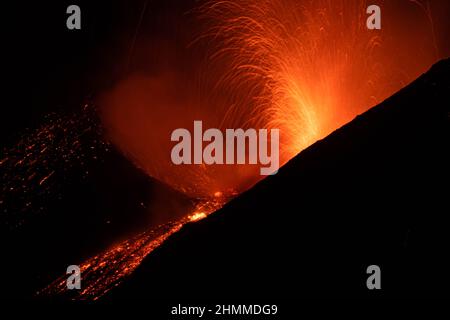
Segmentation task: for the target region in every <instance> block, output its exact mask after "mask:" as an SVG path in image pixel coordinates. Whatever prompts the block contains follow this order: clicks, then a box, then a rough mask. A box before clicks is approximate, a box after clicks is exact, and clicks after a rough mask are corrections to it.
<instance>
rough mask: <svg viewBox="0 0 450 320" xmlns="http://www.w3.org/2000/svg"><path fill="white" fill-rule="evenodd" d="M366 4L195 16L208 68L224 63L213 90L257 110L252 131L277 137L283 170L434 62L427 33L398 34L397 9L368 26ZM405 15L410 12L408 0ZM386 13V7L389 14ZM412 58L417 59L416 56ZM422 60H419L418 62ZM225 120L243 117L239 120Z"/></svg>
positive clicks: (235, 8)
mask: <svg viewBox="0 0 450 320" xmlns="http://www.w3.org/2000/svg"><path fill="white" fill-rule="evenodd" d="M369 4H371V3H368V2H366V1H346V0H332V1H331V0H303V1H299V0H250V1H249V0H228V1H208V2H207V3H206V4H205V5H203V6H202V7H201V9H200V15H201V16H202V17H203V18H204V19H205V21H206V22H207V23H208V25H209V32H208V33H207V34H206V35H202V36H201V37H200V39H199V40H198V41H202V40H203V39H205V38H206V39H209V40H210V44H211V47H213V48H215V49H213V50H212V54H211V56H210V58H211V61H212V63H214V62H215V61H219V62H221V63H223V62H224V61H225V63H226V65H227V66H228V68H226V69H225V70H226V71H225V72H224V73H223V75H222V77H221V78H220V79H219V81H218V82H219V83H218V85H217V87H218V88H219V89H222V90H225V88H227V87H231V88H233V90H234V91H235V92H236V97H238V99H239V100H240V101H235V103H234V104H233V106H234V107H235V108H236V109H243V108H253V112H252V114H253V116H254V117H253V118H251V119H249V121H251V122H253V123H257V124H259V126H258V125H257V126H256V127H265V128H266V127H268V128H279V129H280V134H281V141H280V163H285V162H286V161H287V160H289V159H290V158H292V157H293V156H295V155H296V154H297V153H298V152H300V151H301V150H303V149H304V148H306V147H308V146H309V145H311V144H312V143H314V142H315V141H317V140H318V139H321V138H323V137H325V136H326V135H328V134H329V133H331V132H332V131H334V130H336V129H337V128H339V127H340V126H342V125H344V124H345V123H347V122H348V121H350V120H351V119H352V118H353V117H355V116H356V115H358V114H359V113H362V112H364V111H366V110H367V109H368V108H370V107H372V106H374V105H376V104H378V103H380V102H381V101H383V100H384V99H386V98H387V97H389V96H390V95H392V94H393V93H395V92H396V91H398V90H399V89H401V88H402V87H403V86H405V85H406V84H408V83H409V82H411V81H412V80H414V79H415V78H416V77H417V76H418V75H420V74H421V73H422V72H425V71H426V70H427V69H428V68H429V66H430V65H431V64H432V63H434V62H435V61H436V56H435V50H434V43H433V41H432V39H433V37H432V34H433V30H432V28H430V27H429V22H428V21H427V19H422V20H421V21H416V24H417V25H420V26H421V29H423V30H425V32H423V33H420V34H418V33H415V32H412V31H411V30H407V31H406V32H405V30H403V29H402V26H401V25H397V24H396V23H397V21H404V20H405V19H404V18H405V17H404V16H403V12H402V10H399V9H398V8H395V7H394V5H393V4H392V2H389V1H378V2H377V4H378V5H380V6H381V8H382V12H383V13H386V12H389V14H392V15H393V16H390V17H389V19H384V20H383V27H382V29H381V30H379V31H371V30H368V29H367V27H366V19H367V17H368V15H367V14H366V8H367V6H368V5H369ZM397 5H398V4H397ZM402 5H404V6H409V8H411V3H410V2H408V1H404V2H403V3H402ZM390 6H391V7H390ZM411 52H415V54H417V55H412V56H413V57H412V58H409V57H411V54H410V53H411ZM419 52H420V53H419ZM230 114H232V115H233V114H240V112H239V110H238V111H233V112H230Z"/></svg>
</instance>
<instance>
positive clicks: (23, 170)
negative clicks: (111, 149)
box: [0, 103, 108, 228]
mask: <svg viewBox="0 0 450 320" xmlns="http://www.w3.org/2000/svg"><path fill="white" fill-rule="evenodd" d="M106 151H108V144H107V143H106V142H104V140H103V139H102V137H101V128H100V126H99V121H98V117H97V115H96V111H95V107H94V106H93V105H92V104H89V103H88V104H86V105H84V106H83V107H82V108H81V110H80V111H78V112H76V113H74V114H71V115H60V114H49V115H47V116H46V118H45V121H44V124H42V125H41V126H40V127H39V128H38V129H36V130H33V131H30V132H28V133H26V134H24V135H23V136H22V137H21V138H20V139H19V141H18V142H17V143H16V144H15V145H14V146H13V147H10V148H4V149H3V150H2V160H0V176H1V177H2V187H1V188H2V189H1V193H0V212H1V220H0V224H1V225H7V226H8V227H10V228H14V227H16V226H19V225H21V224H23V223H24V222H25V221H26V220H27V218H28V217H30V216H32V215H34V214H36V213H40V212H42V211H44V210H45V208H46V205H47V204H48V203H49V202H50V200H49V199H53V198H58V197H60V196H61V195H62V190H61V188H60V186H61V185H62V184H63V181H64V179H65V177H66V176H67V175H69V174H70V172H72V171H73V172H75V174H76V175H79V176H81V177H85V176H86V175H87V169H86V168H87V164H88V163H89V162H90V161H95V160H97V159H98V158H100V157H101V155H102V154H103V153H104V152H106ZM73 172H72V173H73Z"/></svg>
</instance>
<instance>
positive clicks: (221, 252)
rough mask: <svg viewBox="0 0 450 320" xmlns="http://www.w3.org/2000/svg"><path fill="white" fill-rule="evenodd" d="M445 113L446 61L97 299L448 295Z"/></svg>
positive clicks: (448, 117) (449, 69)
mask: <svg viewBox="0 0 450 320" xmlns="http://www.w3.org/2000/svg"><path fill="white" fill-rule="evenodd" d="M449 112H450V60H449V59H447V60H444V61H441V62H439V63H437V64H436V65H434V66H433V67H432V68H431V70H430V71H429V72H427V73H426V74H424V75H422V76H421V77H420V78H418V79H417V80H416V81H414V82H413V83H412V84H410V85H409V86H407V87H406V88H404V89H403V90H401V91H400V92H398V93H396V94H395V95H393V96H392V97H391V98H389V99H387V100H386V101H384V102H383V103H381V104H380V105H378V106H376V107H374V108H372V109H370V110H369V111H367V112H366V113H364V114H363V115H361V116H358V117H357V118H356V119H354V120H353V121H352V122H350V123H349V124H347V125H345V126H344V127H342V128H340V129H339V130H337V131H335V132H334V133H333V134H331V135H330V136H328V137H327V138H325V139H323V140H321V141H318V142H317V143H315V144H314V145H312V146H311V147H310V148H308V149H306V150H305V151H303V152H301V153H300V154H299V155H297V156H296V157H295V158H294V159H292V160H291V161H290V162H289V163H287V164H286V165H285V166H284V167H283V168H281V169H280V170H279V173H278V174H277V175H275V176H270V177H268V178H267V179H265V180H263V181H261V182H260V183H259V184H257V185H256V186H255V187H254V188H252V189H251V190H249V191H247V192H245V193H244V194H242V195H240V196H239V197H238V198H236V199H234V200H233V201H231V202H230V203H229V204H228V205H226V206H225V207H224V208H223V209H222V210H219V211H218V212H216V213H215V214H213V215H212V216H210V217H208V218H207V219H205V220H203V221H200V222H197V223H193V224H190V225H187V226H185V227H184V228H183V229H182V230H181V231H180V232H179V233H177V234H175V235H174V236H173V237H172V238H170V239H169V240H168V241H167V242H166V243H165V244H163V245H162V246H161V247H160V248H159V249H157V250H156V251H155V252H154V253H153V254H152V255H150V256H149V257H148V258H147V259H146V260H145V261H144V263H143V264H142V265H141V266H140V267H139V268H138V269H137V271H136V272H135V273H134V274H133V275H132V276H131V277H130V278H129V279H128V280H127V281H125V283H124V284H123V285H121V286H120V287H118V288H117V289H115V290H113V291H111V293H110V294H109V295H108V296H107V298H106V299H115V298H157V299H158V298H159V299H161V298H165V299H171V300H173V299H181V298H186V299H211V300H214V301H217V300H216V299H221V298H222V299H223V298H273V299H277V298H298V297H336V298H341V297H417V296H419V297H420V296H422V297H423V296H437V297H441V296H449V295H450V289H449V288H450V286H449V284H450V281H449V276H448V271H449V270H450V268H449V267H450V264H449V262H448V259H447V258H448V252H449V244H450V241H449V240H450V232H449V231H448V229H449V226H448V224H447V223H445V221H446V216H447V215H448V214H449V212H450V208H449V204H450V202H449V188H448V181H449V163H450V159H449V158H450V157H449V153H450V143H449V142H450V140H449V137H450V135H449V133H450V130H449V129H450V113H449ZM372 264H375V265H378V266H380V268H381V286H382V289H381V290H378V291H377V290H374V291H370V290H368V289H367V287H366V279H367V277H368V275H367V274H366V269H367V267H368V266H369V265H372Z"/></svg>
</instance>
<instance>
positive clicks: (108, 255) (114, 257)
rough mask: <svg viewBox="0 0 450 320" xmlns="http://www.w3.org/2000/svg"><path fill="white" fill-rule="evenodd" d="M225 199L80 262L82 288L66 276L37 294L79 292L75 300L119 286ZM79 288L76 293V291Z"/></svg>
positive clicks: (203, 204)
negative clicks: (73, 285) (72, 287)
mask: <svg viewBox="0 0 450 320" xmlns="http://www.w3.org/2000/svg"><path fill="white" fill-rule="evenodd" d="M224 201H225V199H224V198H220V199H217V198H214V199H211V200H204V201H201V202H200V203H199V204H198V205H197V206H196V208H195V210H194V212H193V213H192V214H190V215H187V216H186V217H185V218H183V219H181V220H178V221H172V222H169V223H166V224H162V225H159V226H157V227H155V228H153V229H151V230H149V231H146V232H143V233H140V234H138V235H136V236H135V237H133V238H132V239H129V240H126V241H123V242H122V243H120V244H118V245H116V246H114V247H112V248H111V249H109V250H107V251H106V252H103V253H101V254H98V255H96V256H94V257H92V258H90V259H88V260H87V261H85V262H84V263H82V264H81V265H80V270H81V276H82V279H83V289H82V290H80V291H78V290H67V285H66V281H67V276H61V277H60V278H58V279H57V280H55V281H54V282H53V283H51V284H50V285H49V286H47V287H46V288H44V289H43V290H41V291H39V292H38V293H37V295H38V296H48V295H50V296H52V295H64V294H76V296H74V297H71V298H72V299H74V300H91V299H92V300H97V299H99V298H100V297H102V296H103V295H105V294H106V293H107V292H108V291H110V290H111V289H113V288H114V287H116V286H118V285H119V284H120V283H121V282H122V281H123V280H124V279H125V278H126V277H127V276H129V275H130V274H131V273H132V272H133V271H134V270H135V269H136V268H137V267H138V266H139V265H140V263H141V262H142V260H143V259H144V258H145V257H146V256H147V255H149V254H150V253H151V252H152V251H153V250H154V249H156V248H157V247H159V246H160V245H161V244H162V243H163V242H164V241H165V240H166V239H167V238H169V237H170V236H171V235H172V234H174V233H175V232H177V231H179V230H180V229H181V228H182V227H183V225H185V224H186V223H189V222H195V221H198V220H200V219H203V218H205V217H206V216H207V215H209V214H210V213H212V212H214V211H216V210H218V209H219V208H220V207H222V205H223V204H224ZM73 291H76V292H73Z"/></svg>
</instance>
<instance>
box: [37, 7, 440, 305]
mask: <svg viewBox="0 0 450 320" xmlns="http://www.w3.org/2000/svg"><path fill="white" fill-rule="evenodd" d="M378 2H380V3H381V4H380V6H381V7H382V11H383V17H384V18H383V27H382V29H381V30H375V31H374V30H367V28H366V19H367V14H366V8H367V5H368V3H367V2H366V1H351V2H350V1H343V0H333V1H331V0H316V1H312V0H305V1H298V0H284V1H282V0H253V1H248V0H245V1H244V0H233V1H232V0H229V1H207V2H206V3H204V4H203V5H201V6H200V7H199V8H197V10H194V11H193V12H194V15H195V19H198V20H199V21H201V25H202V26H204V30H202V32H201V33H200V36H198V37H196V38H195V40H192V39H190V40H191V41H189V44H190V45H189V46H186V49H185V50H186V52H190V50H199V49H197V48H198V47H202V48H204V47H207V49H206V50H203V51H202V50H199V52H201V54H200V55H201V57H200V58H197V59H186V60H188V62H178V61H177V62H174V61H168V60H170V57H168V55H167V54H166V52H165V50H163V49H161V53H160V56H161V57H160V60H161V61H163V62H165V63H159V62H160V61H156V62H155V61H153V62H149V64H152V63H154V64H155V65H158V64H161V65H171V67H169V68H168V69H167V70H163V71H161V72H159V73H158V72H157V73H152V74H142V73H141V74H133V75H130V76H129V77H127V78H126V79H123V80H122V81H120V82H119V83H117V84H116V85H115V87H114V88H112V89H111V90H110V91H108V92H105V93H104V94H103V95H102V98H101V99H100V100H101V101H100V105H101V106H102V111H101V113H102V120H103V124H104V125H105V127H106V131H107V135H108V137H109V139H111V141H112V142H113V143H114V144H115V145H116V146H117V147H118V148H119V149H120V150H121V151H122V152H123V153H124V154H125V155H126V156H127V157H128V158H129V159H130V160H131V161H133V163H134V164H135V165H136V166H138V167H139V168H141V169H142V170H143V171H144V172H145V173H146V174H148V175H149V176H152V177H154V178H156V179H159V180H161V181H164V182H165V183H167V184H168V185H170V186H172V187H173V188H174V189H176V190H178V191H181V192H183V193H185V194H186V195H188V196H190V197H192V198H199V197H200V198H204V199H213V200H208V201H205V202H202V203H201V204H200V205H199V207H198V208H197V209H196V210H195V212H192V213H190V214H188V215H186V217H185V218H183V219H181V220H179V221H175V222H169V223H167V224H164V225H161V226H159V227H157V228H154V229H152V230H150V231H148V232H144V233H142V234H140V235H138V236H136V237H134V238H132V239H131V240H127V241H124V242H123V243H121V244H119V245H117V246H115V247H113V248H112V249H111V250H109V251H107V252H105V253H103V254H99V255H97V256H95V257H93V258H91V259H89V260H87V261H86V262H84V263H83V264H81V271H82V275H83V283H84V285H83V290H81V291H80V292H79V293H77V294H78V298H81V299H84V298H93V299H97V298H99V297H101V296H102V295H104V294H105V293H106V292H108V291H109V290H110V289H111V288H113V287H114V286H117V285H118V284H119V283H120V282H121V281H122V280H123V278H124V277H126V276H127V275H129V274H130V273H131V272H133V271H134V270H135V269H136V267H137V266H138V265H139V264H140V262H141V261H142V259H144V258H145V256H147V255H148V254H149V253H150V252H152V251H153V250H154V249H155V248H156V247H158V246H159V245H160V244H161V243H162V242H163V241H164V240H165V239H167V238H168V237H169V236H170V235H172V234H173V233H174V232H177V231H178V230H179V229H180V228H181V227H182V226H183V225H184V224H185V223H188V222H191V221H197V220H199V219H202V218H204V217H206V216H207V215H208V214H209V213H211V212H213V211H215V210H217V209H218V208H219V207H221V206H222V205H223V204H224V203H225V202H226V200H225V197H224V196H223V195H222V194H221V193H220V192H217V190H223V194H228V193H229V192H230V190H236V191H237V192H238V193H239V192H242V191H244V190H246V189H248V188H249V187H251V186H252V185H253V184H254V183H256V182H257V181H258V180H260V179H261V176H260V175H259V172H258V170H257V168H253V167H251V166H242V165H241V166H240V165H229V166H227V165H211V166H205V165H190V166H176V165H174V164H173V163H171V160H170V148H171V147H172V145H171V141H170V133H171V132H172V130H174V129H176V128H185V127H188V126H189V125H190V124H192V122H193V121H194V120H196V119H201V120H203V121H204V122H205V123H207V126H208V127H213V128H221V129H224V128H243V129H245V128H266V129H271V128H277V129H280V135H281V136H280V143H281V144H280V164H281V165H282V164H284V163H286V162H287V161H288V160H289V159H291V158H292V157H293V156H295V155H296V154H297V153H298V152H300V151H301V150H303V149H305V148H306V147H308V146H309V145H311V144H312V143H314V142H315V141H317V140H318V139H321V138H323V137H325V136H326V135H328V134H329V133H330V132H332V131H333V130H335V129H337V128H338V127H340V126H341V125H343V124H345V123H346V122H348V121H349V120H351V119H352V118H353V117H355V116H356V115H358V114H359V113H362V112H364V111H366V110H367V109H368V108H370V107H371V106H374V105H376V104H377V103H379V102H381V101H382V100H384V99H386V98H387V97H389V96H390V95H392V94H393V93H395V92H396V91H398V90H399V89H401V88H402V87H403V86H405V85H406V84H407V83H409V82H411V81H412V80H413V79H415V78H416V77H417V76H418V75H419V74H420V73H422V72H424V71H425V70H427V68H428V67H429V66H430V65H431V64H432V63H433V62H435V61H436V60H437V59H438V58H439V57H438V53H437V52H436V50H435V48H436V43H434V40H435V37H434V35H433V28H431V27H430V20H429V19H428V18H427V15H424V14H423V12H422V11H421V7H419V6H416V5H415V4H414V3H412V2H410V1H404V2H403V5H404V6H405V8H406V9H407V10H413V11H414V10H415V12H414V13H413V14H414V15H415V16H417V20H416V21H415V23H414V24H413V25H406V26H405V25H402V22H404V20H405V19H403V18H402V15H403V14H404V12H403V11H402V9H398V8H396V7H395V6H396V5H398V4H392V3H391V2H388V1H378ZM431 22H432V21H431ZM411 52H414V53H415V54H413V55H411ZM184 53H185V52H184ZM177 57H178V56H177ZM175 59H176V58H175ZM155 60H158V59H155ZM172 62H173V63H172ZM183 63H185V65H182V66H181V67H179V68H177V67H175V66H179V65H180V64H183ZM150 67H151V66H150ZM155 69H156V68H155ZM215 194H217V195H218V196H217V197H214V196H215ZM222 199H223V200H222ZM65 281H66V277H61V278H59V279H58V280H56V281H55V282H54V283H52V284H51V285H50V286H49V287H47V288H46V289H44V290H43V291H42V292H41V294H45V293H49V294H55V293H67V290H66V283H65Z"/></svg>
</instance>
